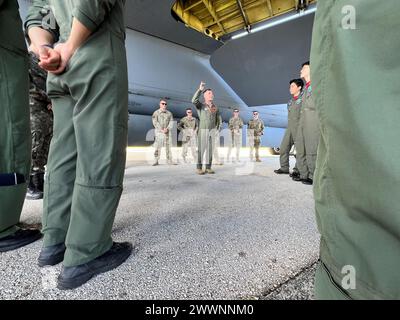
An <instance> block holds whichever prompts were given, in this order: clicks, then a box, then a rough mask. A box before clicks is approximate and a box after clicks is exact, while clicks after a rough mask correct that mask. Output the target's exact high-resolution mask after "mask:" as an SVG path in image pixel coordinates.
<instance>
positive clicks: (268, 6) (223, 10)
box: [19, 0, 316, 150]
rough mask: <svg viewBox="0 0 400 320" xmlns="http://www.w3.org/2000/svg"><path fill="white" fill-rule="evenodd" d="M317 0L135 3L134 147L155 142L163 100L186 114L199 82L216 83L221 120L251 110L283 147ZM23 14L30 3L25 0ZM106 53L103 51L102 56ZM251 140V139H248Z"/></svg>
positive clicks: (131, 12) (272, 141) (131, 60)
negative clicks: (293, 83) (292, 85)
mask: <svg viewBox="0 0 400 320" xmlns="http://www.w3.org/2000/svg"><path fill="white" fill-rule="evenodd" d="M315 2H316V0H152V1H144V0H129V1H126V26H127V29H126V35H127V37H126V48H127V59H128V69H129V113H130V120H129V145H149V144H151V143H152V138H151V135H149V132H151V129H152V128H153V127H152V122H151V115H152V113H153V112H154V111H155V110H156V109H157V108H158V102H159V99H160V98H166V99H167V100H168V108H169V110H170V111H171V112H172V113H173V114H174V117H175V118H176V119H179V118H180V117H183V116H184V114H185V109H186V108H187V107H192V108H193V109H194V106H193V105H192V104H191V97H192V95H193V94H194V92H195V91H196V89H197V88H198V86H199V84H200V81H204V82H205V83H206V87H208V88H212V89H213V91H214V94H215V104H216V105H217V106H218V107H219V108H220V111H221V113H222V117H223V121H224V122H225V126H226V122H227V121H228V120H229V118H230V117H231V115H232V110H233V109H234V108H239V109H240V112H241V117H242V118H243V119H244V120H245V122H247V121H249V120H250V119H251V114H252V111H253V110H257V111H259V113H260V117H261V118H262V119H263V121H264V123H265V125H266V130H265V134H264V138H263V142H262V144H263V146H266V147H271V148H275V150H276V148H278V147H279V145H280V142H281V139H282V136H283V133H284V130H285V128H286V126H287V110H286V103H287V101H288V100H289V98H290V97H289V93H288V87H289V80H291V79H293V78H298V77H299V69H300V65H301V63H303V62H304V61H307V60H309V52H310V46H311V30H312V23H313V18H314V14H313V13H314V12H315ZM19 3H20V10H21V16H22V18H23V19H24V17H25V16H26V11H27V8H28V6H29V4H30V3H32V0H19ZM99 54H101V53H99ZM244 141H245V139H244Z"/></svg>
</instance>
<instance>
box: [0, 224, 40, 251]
mask: <svg viewBox="0 0 400 320" xmlns="http://www.w3.org/2000/svg"><path fill="white" fill-rule="evenodd" d="M41 237H42V233H41V232H40V230H35V229H19V230H17V231H16V232H15V233H14V234H11V235H9V236H7V237H4V238H1V239H0V252H6V251H11V250H15V249H18V248H21V247H24V246H26V245H28V244H30V243H32V242H35V241H36V240H39V239H40V238H41Z"/></svg>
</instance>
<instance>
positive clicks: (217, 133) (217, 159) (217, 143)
mask: <svg viewBox="0 0 400 320" xmlns="http://www.w3.org/2000/svg"><path fill="white" fill-rule="evenodd" d="M221 127H222V117H221V114H220V115H219V116H218V127H217V128H216V130H213V131H212V132H213V134H214V144H213V161H214V163H215V164H221V159H220V157H219V147H220V146H221V134H220V133H221Z"/></svg>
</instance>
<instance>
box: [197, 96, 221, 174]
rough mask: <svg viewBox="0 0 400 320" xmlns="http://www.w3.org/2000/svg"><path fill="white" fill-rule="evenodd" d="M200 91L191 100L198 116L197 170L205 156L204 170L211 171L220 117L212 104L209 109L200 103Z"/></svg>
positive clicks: (201, 165)
mask: <svg viewBox="0 0 400 320" xmlns="http://www.w3.org/2000/svg"><path fill="white" fill-rule="evenodd" d="M201 94H202V91H201V90H197V91H196V93H195V94H194V96H193V98H192V103H193V104H194V105H195V107H196V110H197V114H198V116H199V132H198V138H197V146H198V149H197V169H202V168H203V163H204V161H203V158H204V155H206V163H205V165H206V169H211V166H212V160H213V151H214V144H215V139H216V138H215V136H216V134H217V133H219V129H220V127H221V119H222V118H221V115H220V112H219V110H218V108H217V107H216V106H215V105H214V104H213V105H212V106H211V107H209V106H207V105H206V104H204V103H201V102H200V96H201Z"/></svg>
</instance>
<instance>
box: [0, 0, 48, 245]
mask: <svg viewBox="0 0 400 320" xmlns="http://www.w3.org/2000/svg"><path fill="white" fill-rule="evenodd" d="M28 93H29V75H28V52H27V50H26V44H25V40H24V35H23V32H22V23H21V19H20V16H19V12H18V2H17V0H0V252H5V251H10V250H14V249H18V248H20V247H22V246H25V245H27V244H29V243H32V242H33V241H36V240H38V239H40V238H41V236H42V235H41V233H40V231H39V230H29V229H27V230H23V229H20V228H18V227H17V224H18V222H19V221H20V216H21V211H22V206H23V204H24V199H25V194H26V189H27V183H26V182H27V180H28V178H29V172H30V159H31V139H30V125H29V96H28Z"/></svg>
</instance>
